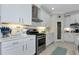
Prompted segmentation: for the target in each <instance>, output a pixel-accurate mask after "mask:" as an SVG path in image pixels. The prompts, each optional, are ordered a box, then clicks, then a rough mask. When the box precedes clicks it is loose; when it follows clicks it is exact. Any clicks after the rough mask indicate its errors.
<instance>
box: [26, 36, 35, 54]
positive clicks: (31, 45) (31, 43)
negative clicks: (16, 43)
mask: <svg viewBox="0 0 79 59" xmlns="http://www.w3.org/2000/svg"><path fill="white" fill-rule="evenodd" d="M35 49H36V48H35V36H34V37H29V38H27V40H26V41H25V42H24V51H25V52H24V53H25V55H33V54H35Z"/></svg>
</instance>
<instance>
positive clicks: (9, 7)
mask: <svg viewBox="0 0 79 59" xmlns="http://www.w3.org/2000/svg"><path fill="white" fill-rule="evenodd" d="M1 22H9V23H19V24H25V25H31V22H32V6H31V4H3V5H1Z"/></svg>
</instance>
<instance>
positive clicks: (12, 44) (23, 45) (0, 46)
mask: <svg viewBox="0 0 79 59" xmlns="http://www.w3.org/2000/svg"><path fill="white" fill-rule="evenodd" d="M35 49H36V48H35V36H29V37H23V38H17V39H13V40H11V41H6V42H1V43H0V54H1V55H33V54H35Z"/></svg>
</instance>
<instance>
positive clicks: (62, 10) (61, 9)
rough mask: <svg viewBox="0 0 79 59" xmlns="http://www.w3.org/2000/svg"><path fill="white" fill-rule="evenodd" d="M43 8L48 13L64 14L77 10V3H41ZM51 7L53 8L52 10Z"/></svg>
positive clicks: (78, 7)
mask: <svg viewBox="0 0 79 59" xmlns="http://www.w3.org/2000/svg"><path fill="white" fill-rule="evenodd" d="M41 7H42V8H44V9H45V10H46V11H47V12H49V13H50V14H66V13H72V12H74V11H78V12H79V4H42V5H41ZM52 8H55V9H54V10H52Z"/></svg>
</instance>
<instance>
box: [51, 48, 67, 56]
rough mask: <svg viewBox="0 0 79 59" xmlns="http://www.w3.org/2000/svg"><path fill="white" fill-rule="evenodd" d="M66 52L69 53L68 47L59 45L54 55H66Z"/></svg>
mask: <svg viewBox="0 0 79 59" xmlns="http://www.w3.org/2000/svg"><path fill="white" fill-rule="evenodd" d="M66 54H67V49H66V48H62V47H57V48H56V49H55V50H54V51H53V53H52V55H66Z"/></svg>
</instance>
